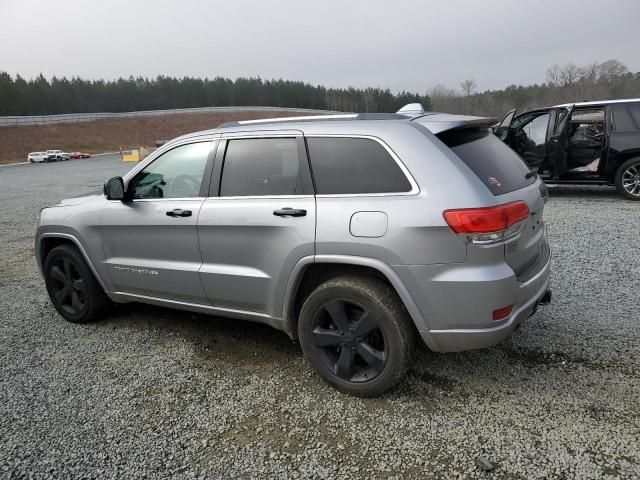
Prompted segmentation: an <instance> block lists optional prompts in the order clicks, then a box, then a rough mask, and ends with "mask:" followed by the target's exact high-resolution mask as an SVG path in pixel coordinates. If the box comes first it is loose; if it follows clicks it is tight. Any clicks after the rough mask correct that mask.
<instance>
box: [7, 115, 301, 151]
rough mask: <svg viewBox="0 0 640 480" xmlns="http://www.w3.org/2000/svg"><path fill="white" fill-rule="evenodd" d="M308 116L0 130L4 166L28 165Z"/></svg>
mask: <svg viewBox="0 0 640 480" xmlns="http://www.w3.org/2000/svg"><path fill="white" fill-rule="evenodd" d="M298 115H304V113H292V112H273V111H271V112H260V111H255V112H220V113H185V114H175V115H161V116H157V117H138V118H118V119H109V120H95V121H93V122H79V123H60V124H55V125H34V126H25V127H2V128H0V164H3V163H14V162H24V161H26V159H27V155H28V154H29V152H38V151H41V150H48V149H54V148H56V149H61V150H64V151H65V152H75V151H82V152H89V153H102V152H112V151H117V150H126V149H130V148H137V147H152V146H154V145H155V142H156V141H157V140H169V139H172V138H174V137H177V136H179V135H183V134H185V133H189V132H196V131H198V130H207V129H209V128H215V127H217V126H218V125H220V124H221V123H224V122H232V121H237V120H248V119H254V118H270V117H290V116H298Z"/></svg>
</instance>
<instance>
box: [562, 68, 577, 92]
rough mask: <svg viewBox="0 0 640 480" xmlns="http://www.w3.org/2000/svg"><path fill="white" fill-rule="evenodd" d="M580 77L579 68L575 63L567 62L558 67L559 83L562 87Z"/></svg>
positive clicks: (571, 83)
mask: <svg viewBox="0 0 640 480" xmlns="http://www.w3.org/2000/svg"><path fill="white" fill-rule="evenodd" d="M578 78H580V69H579V68H578V67H577V66H576V64H575V63H567V64H566V65H564V66H563V67H562V68H561V69H560V84H561V85H562V86H563V87H567V86H569V85H573V84H574V83H575V82H576V81H577V80H578Z"/></svg>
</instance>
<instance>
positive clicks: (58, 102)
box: [0, 59, 640, 116]
mask: <svg viewBox="0 0 640 480" xmlns="http://www.w3.org/2000/svg"><path fill="white" fill-rule="evenodd" d="M546 74H547V78H546V81H545V82H544V83H541V84H533V85H527V86H523V85H510V86H508V87H506V88H504V89H500V90H486V91H484V92H476V89H477V84H476V82H475V80H474V79H467V80H464V81H463V82H461V83H460V90H454V89H451V88H449V87H447V86H445V85H436V86H435V87H433V88H432V89H431V90H430V91H428V92H427V93H426V94H423V95H421V94H418V93H411V92H404V91H403V92H400V93H396V94H394V93H392V92H391V91H390V90H389V89H381V88H365V89H358V88H326V87H323V86H318V85H311V84H309V83H304V82H297V81H289V80H262V79H261V78H237V79H236V80H232V79H229V78H223V77H216V78H214V79H208V78H205V79H202V78H193V77H184V78H173V77H166V76H158V77H156V78H154V79H149V78H143V77H138V78H133V77H129V78H128V79H124V78H119V79H117V80H111V81H105V80H84V79H81V78H77V77H74V78H71V79H67V78H64V77H63V78H57V77H53V78H52V79H51V80H47V79H46V78H45V77H44V76H42V75H39V76H38V77H37V78H34V79H30V80H25V79H24V78H22V77H20V76H19V75H17V76H16V77H15V78H13V77H11V75H9V74H8V73H5V72H0V115H49V114H56V113H82V112H126V111H135V110H159V109H170V108H189V107H205V106H221V107H222V106H253V105H255V106H273V107H293V108H312V109H321V110H336V111H343V112H395V111H396V110H398V109H399V108H400V107H402V106H403V105H406V104H407V103H414V102H419V103H422V104H423V105H424V107H425V109H427V110H434V111H440V112H448V113H463V114H470V115H485V116H501V115H503V114H504V113H505V112H507V111H508V110H511V109H513V108H518V109H519V110H523V109H529V108H535V107H541V106H548V105H555V104H558V103H568V102H576V101H583V100H604V99H615V98H635V97H640V73H631V72H629V70H628V68H627V67H626V66H625V65H624V64H623V63H621V62H619V61H618V60H615V59H614V60H607V61H605V62H601V63H598V62H594V63H591V64H589V65H585V66H577V65H575V64H574V63H568V64H565V65H552V66H550V67H549V68H548V69H547V72H546Z"/></svg>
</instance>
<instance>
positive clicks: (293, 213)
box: [273, 207, 307, 217]
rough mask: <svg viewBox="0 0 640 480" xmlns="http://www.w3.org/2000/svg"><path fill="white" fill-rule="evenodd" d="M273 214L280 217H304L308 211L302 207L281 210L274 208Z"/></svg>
mask: <svg viewBox="0 0 640 480" xmlns="http://www.w3.org/2000/svg"><path fill="white" fill-rule="evenodd" d="M273 214H274V215H276V216H278V217H304V216H305V215H306V214H307V211H306V210H304V209H302V208H289V207H285V208H281V209H280V210H274V211H273Z"/></svg>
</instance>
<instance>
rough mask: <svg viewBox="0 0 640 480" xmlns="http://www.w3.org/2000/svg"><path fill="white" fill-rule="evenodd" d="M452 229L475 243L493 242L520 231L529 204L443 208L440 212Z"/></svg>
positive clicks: (527, 214) (527, 213) (514, 203)
mask: <svg viewBox="0 0 640 480" xmlns="http://www.w3.org/2000/svg"><path fill="white" fill-rule="evenodd" d="M442 215H443V216H444V219H445V221H446V222H447V224H448V225H449V226H450V227H451V229H452V230H453V231H454V232H456V233H457V234H458V235H460V236H462V237H464V238H465V239H466V240H467V242H469V243H474V244H487V243H495V242H501V241H503V240H506V239H508V238H510V237H513V236H515V235H517V234H518V233H519V232H520V227H521V226H522V222H523V220H526V219H527V217H528V216H529V207H528V206H527V204H526V203H525V202H523V201H519V202H512V203H507V204H505V205H497V206H495V207H485V208H462V209H457V210H445V211H444V213H443V214H442Z"/></svg>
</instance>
